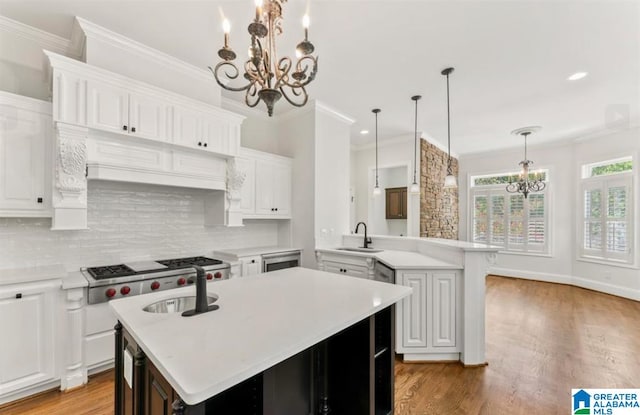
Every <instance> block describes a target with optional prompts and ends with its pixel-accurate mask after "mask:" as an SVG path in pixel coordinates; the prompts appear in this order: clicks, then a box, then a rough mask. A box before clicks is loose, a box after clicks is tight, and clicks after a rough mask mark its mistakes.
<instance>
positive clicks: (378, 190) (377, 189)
mask: <svg viewBox="0 0 640 415" xmlns="http://www.w3.org/2000/svg"><path fill="white" fill-rule="evenodd" d="M371 112H373V113H374V114H375V115H376V185H375V187H374V188H373V195H374V196H378V195H379V194H380V193H381V192H380V184H379V183H378V113H379V112H380V109H379V108H375V109H372V110H371Z"/></svg>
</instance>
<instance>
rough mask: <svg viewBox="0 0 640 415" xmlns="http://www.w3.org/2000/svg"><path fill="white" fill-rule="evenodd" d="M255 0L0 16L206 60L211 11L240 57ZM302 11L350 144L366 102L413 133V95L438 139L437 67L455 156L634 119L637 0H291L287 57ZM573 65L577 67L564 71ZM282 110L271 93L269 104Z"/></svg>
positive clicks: (98, 3)
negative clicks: (98, 29) (347, 124)
mask: <svg viewBox="0 0 640 415" xmlns="http://www.w3.org/2000/svg"><path fill="white" fill-rule="evenodd" d="M253 4H254V2H253V0H234V1H188V0H180V1H167V0H163V1H160V0H135V1H114V0H82V1H57V0H46V1H30V0H15V1H14V0H0V14H2V15H5V16H7V17H9V18H12V19H15V20H18V21H21V22H23V23H26V24H29V25H32V26H35V27H37V28H40V29H43V30H46V31H49V32H52V33H54V34H57V35H60V36H63V37H67V38H68V37H70V33H71V27H72V21H73V16H74V15H78V16H81V17H84V18H86V19H87V20H89V21H92V22H94V23H96V24H98V25H101V26H104V27H106V28H109V29H111V30H114V31H116V32H119V33H122V34H123V35H125V36H128V37H131V38H133V39H135V40H138V41H140V42H142V43H145V44H148V45H150V46H152V47H154V48H157V49H159V50H162V51H164V52H166V53H169V54H171V55H174V56H176V57H178V58H180V59H183V60H185V61H187V62H190V63H192V64H194V65H197V66H200V67H203V68H205V67H206V66H209V65H212V64H215V63H217V61H218V59H217V56H216V51H217V49H218V48H219V47H220V46H221V43H222V28H221V17H220V15H221V13H224V15H226V16H227V17H228V18H229V20H230V21H231V25H232V31H231V46H232V47H234V48H235V50H236V52H237V53H238V56H245V52H244V51H245V50H246V48H247V46H248V35H247V34H246V30H245V27H246V25H247V24H248V23H249V19H251V18H252V16H253V7H254V6H253ZM307 8H310V16H311V27H310V30H309V32H310V33H309V37H310V40H311V41H312V42H313V43H314V44H315V46H316V51H317V54H318V56H319V61H318V63H319V72H318V76H317V78H316V80H315V81H314V82H313V83H312V84H311V85H310V87H309V91H310V96H311V98H315V99H318V100H320V101H322V102H323V103H325V104H327V105H329V106H330V107H333V108H335V109H336V110H338V111H340V112H342V113H344V114H346V115H348V116H350V117H352V118H354V119H355V120H356V122H355V124H354V125H353V128H352V143H354V144H356V145H358V144H366V143H368V142H371V141H373V140H374V117H373V114H372V113H371V109H372V108H375V107H378V108H381V109H382V112H381V113H380V114H379V138H380V139H385V138H392V137H395V136H399V135H405V134H407V133H409V134H410V133H412V131H413V125H414V118H413V116H414V103H413V101H411V99H410V97H411V96H412V95H416V94H419V95H422V100H420V101H419V115H418V118H419V121H418V129H419V130H420V131H423V132H424V134H425V135H426V136H429V137H430V138H432V139H435V140H437V141H439V142H440V143H441V144H443V145H446V140H447V120H446V81H445V78H444V76H442V75H441V74H440V71H441V70H442V69H443V68H445V67H448V66H453V67H455V72H453V74H451V76H450V83H451V140H452V141H451V148H452V152H454V153H457V154H459V155H464V154H470V153H479V152H485V151H492V150H495V149H501V148H508V147H514V146H521V145H522V141H521V139H516V138H514V137H512V136H510V135H509V132H510V131H511V130H513V129H516V128H518V127H522V126H527V125H541V126H542V127H543V129H542V131H541V132H540V133H538V134H537V135H535V136H532V137H531V139H530V141H529V142H530V144H531V145H532V146H535V145H536V144H539V143H544V142H548V141H554V140H563V139H569V138H578V137H581V136H585V135H589V134H593V133H595V132H598V131H603V130H612V129H617V128H625V127H628V126H636V125H637V123H638V119H639V117H640V2H638V1H617V0H601V1H582V0H581V1H562V0H553V1H551V0H548V1H545V0H533V1H525V0H511V1H402V0H387V1H364V0H362V1H348V0H311V1H310V2H309V1H308V0H289V1H288V3H286V4H285V8H284V13H285V22H284V35H283V36H281V42H282V43H281V44H279V46H278V48H279V53H280V54H290V55H292V54H293V53H289V52H293V50H294V47H295V44H297V43H298V42H299V41H300V40H301V39H302V28H301V18H302V15H303V14H304V12H305V10H306V9H307ZM578 71H584V72H588V73H589V75H588V76H587V77H586V78H583V79H581V80H578V81H568V80H567V79H566V78H567V77H568V76H569V75H571V74H573V73H575V72H578ZM224 95H225V96H227V97H229V98H232V99H237V100H242V99H243V96H241V94H239V93H230V92H226V91H225V92H224ZM289 107H290V106H289V104H287V103H286V102H285V101H281V102H280V103H278V104H277V105H276V109H275V112H276V114H278V113H282V112H284V111H287V110H289V109H290V108H289ZM259 108H262V109H264V107H263V106H262V104H261V107H259ZM362 129H368V130H370V131H371V133H370V134H369V135H367V136H363V135H361V134H360V133H359V132H360V130H362Z"/></svg>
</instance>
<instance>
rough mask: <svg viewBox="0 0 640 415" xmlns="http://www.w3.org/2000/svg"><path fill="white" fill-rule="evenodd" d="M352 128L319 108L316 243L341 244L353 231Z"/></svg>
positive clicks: (316, 123) (316, 128)
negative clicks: (345, 235) (350, 208)
mask: <svg viewBox="0 0 640 415" xmlns="http://www.w3.org/2000/svg"><path fill="white" fill-rule="evenodd" d="M350 127H351V123H349V122H345V120H343V119H340V118H339V117H337V116H336V115H334V114H331V113H330V112H327V111H324V110H322V109H317V110H316V121H315V131H316V138H315V153H316V154H315V183H316V184H315V189H316V193H315V197H316V204H315V224H316V226H315V235H316V246H320V247H327V246H338V245H340V244H341V243H342V235H343V234H345V233H348V232H349V221H350V215H349V181H350V176H349V174H350V170H351V169H350V162H351V160H350V150H349V147H350Z"/></svg>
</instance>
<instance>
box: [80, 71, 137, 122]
mask: <svg viewBox="0 0 640 415" xmlns="http://www.w3.org/2000/svg"><path fill="white" fill-rule="evenodd" d="M88 89H89V91H88V96H89V100H88V104H87V111H88V114H87V117H88V122H87V123H88V125H89V127H90V128H96V129H99V130H106V131H113V132H117V133H122V132H123V131H128V130H129V93H128V92H127V90H126V89H125V88H120V87H118V86H115V85H111V84H107V83H100V82H95V81H90V82H89V83H88Z"/></svg>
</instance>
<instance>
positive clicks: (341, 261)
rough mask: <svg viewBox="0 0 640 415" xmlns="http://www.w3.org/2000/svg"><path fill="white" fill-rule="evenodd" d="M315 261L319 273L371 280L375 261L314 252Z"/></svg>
mask: <svg viewBox="0 0 640 415" xmlns="http://www.w3.org/2000/svg"><path fill="white" fill-rule="evenodd" d="M316 259H317V261H318V269H319V270H320V271H326V272H332V273H334V274H342V275H348V276H350V277H358V278H366V279H373V274H374V266H375V260H374V259H373V258H372V257H366V256H362V255H357V256H356V255H348V254H344V255H343V254H335V253H333V252H331V253H328V252H316Z"/></svg>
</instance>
